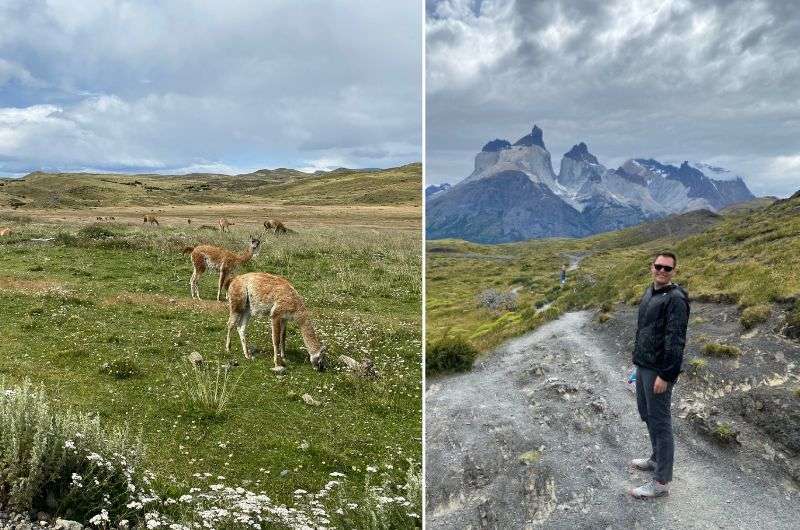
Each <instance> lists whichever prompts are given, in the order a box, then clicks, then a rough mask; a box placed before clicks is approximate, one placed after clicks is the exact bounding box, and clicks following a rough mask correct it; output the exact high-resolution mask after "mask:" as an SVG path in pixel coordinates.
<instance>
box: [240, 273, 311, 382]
mask: <svg viewBox="0 0 800 530" xmlns="http://www.w3.org/2000/svg"><path fill="white" fill-rule="evenodd" d="M228 309H229V312H230V316H229V317H228V335H227V337H226V338H225V351H226V352H230V351H231V331H232V330H233V328H234V327H236V328H237V330H238V332H239V338H240V339H241V341H242V351H243V352H244V356H245V357H247V358H248V359H252V358H253V356H252V355H251V354H250V353H249V352H248V351H247V342H246V340H245V330H246V328H247V321H248V320H249V319H250V317H257V316H258V315H260V314H263V313H267V312H268V313H269V316H270V319H271V320H270V322H271V326H272V351H273V361H274V363H275V366H274V367H273V368H272V369H273V370H274V371H282V370H283V367H284V366H286V362H285V360H284V353H285V348H286V325H287V322H288V321H289V320H295V321H297V324H298V325H299V326H300V334H301V335H302V337H303V343H304V344H305V345H306V350H308V356H309V359H310V360H311V365H312V366H313V367H314V369H316V370H322V369H323V367H324V360H325V346H323V345H322V343H320V341H319V339H318V338H317V333H316V332H315V331H314V326H313V325H312V324H311V320H310V318H309V314H308V310H307V309H306V305H305V303H304V302H303V298H302V297H301V296H300V295H299V294H298V293H297V291H296V290H295V288H294V287H292V284H291V283H289V281H288V280H287V279H286V278H284V277H282V276H275V275H273V274H267V273H265V272H248V273H246V274H242V275H241V276H237V277H236V278H234V279H233V281H231V284H230V287H229V288H228Z"/></svg>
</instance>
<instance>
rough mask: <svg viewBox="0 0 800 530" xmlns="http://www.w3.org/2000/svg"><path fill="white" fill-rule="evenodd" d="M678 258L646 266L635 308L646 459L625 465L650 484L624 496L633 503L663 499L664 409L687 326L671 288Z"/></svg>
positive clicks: (668, 437) (667, 449)
mask: <svg viewBox="0 0 800 530" xmlns="http://www.w3.org/2000/svg"><path fill="white" fill-rule="evenodd" d="M677 264H678V258H677V257H676V256H675V254H673V253H672V252H661V253H659V254H658V255H657V256H656V258H655V259H654V260H653V263H651V264H650V272H651V273H652V275H653V284H652V285H650V286H649V287H648V288H647V290H646V291H645V293H644V296H643V297H642V300H641V302H639V319H638V322H637V326H636V345H635V346H634V349H633V364H635V365H636V404H637V407H638V409H639V416H640V417H641V418H642V421H644V422H645V424H647V431H648V432H649V434H650V444H651V446H652V453H651V454H650V457H649V458H637V459H634V460H633V461H632V462H631V465H632V466H633V467H634V468H636V469H639V470H641V471H653V472H654V475H655V476H654V479H653V480H652V481H650V482H648V483H646V484H644V485H643V486H639V487H638V488H633V489H631V490H630V494H631V495H633V496H634V497H636V498H639V499H649V498H654V497H660V496H662V495H666V494H668V493H669V486H668V483H669V482H670V481H671V480H672V463H673V458H674V453H675V444H674V441H673V438H672V418H671V417H670V405H671V401H672V387H673V385H674V384H675V381H676V380H677V379H678V374H680V372H681V363H682V362H683V347H684V345H685V344H686V326H687V324H688V322H689V297H688V295H687V293H686V291H685V290H684V289H683V288H682V287H680V286H679V285H676V284H674V283H672V278H673V277H674V276H675V273H676V272H677V269H676V266H677Z"/></svg>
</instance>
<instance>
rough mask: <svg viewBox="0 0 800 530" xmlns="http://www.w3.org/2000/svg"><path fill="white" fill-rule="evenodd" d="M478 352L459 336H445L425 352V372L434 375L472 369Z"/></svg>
mask: <svg viewBox="0 0 800 530" xmlns="http://www.w3.org/2000/svg"><path fill="white" fill-rule="evenodd" d="M477 355H478V351H477V350H476V349H475V348H474V347H473V346H472V345H471V344H470V343H469V342H467V341H466V340H465V339H464V338H463V337H461V336H459V335H455V336H452V335H445V336H443V337H441V338H440V339H439V340H437V341H435V342H434V343H433V344H429V345H428V348H427V350H426V351H425V372H426V373H427V374H428V375H435V374H439V373H445V372H463V371H466V370H469V369H471V368H472V365H473V363H474V362H475V357H476V356H477Z"/></svg>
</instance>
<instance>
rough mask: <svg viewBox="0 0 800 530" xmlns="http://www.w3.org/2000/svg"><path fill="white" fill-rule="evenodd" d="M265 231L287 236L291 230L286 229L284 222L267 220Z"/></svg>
mask: <svg viewBox="0 0 800 530" xmlns="http://www.w3.org/2000/svg"><path fill="white" fill-rule="evenodd" d="M264 230H267V231H269V230H272V231H273V232H272V233H273V234H285V233H287V232H289V229H288V228H286V226H285V225H284V224H283V223H282V222H280V221H276V220H275V219H267V220H266V221H264Z"/></svg>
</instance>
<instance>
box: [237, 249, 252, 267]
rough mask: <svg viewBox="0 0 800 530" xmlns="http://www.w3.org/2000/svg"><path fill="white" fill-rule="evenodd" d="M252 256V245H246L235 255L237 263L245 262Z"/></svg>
mask: <svg viewBox="0 0 800 530" xmlns="http://www.w3.org/2000/svg"><path fill="white" fill-rule="evenodd" d="M252 257H253V247H248V249H247V250H245V251H244V252H242V253H241V254H239V255H238V256H236V258H237V261H238V262H239V263H247V262H248V261H250V260H251V259H252Z"/></svg>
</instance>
